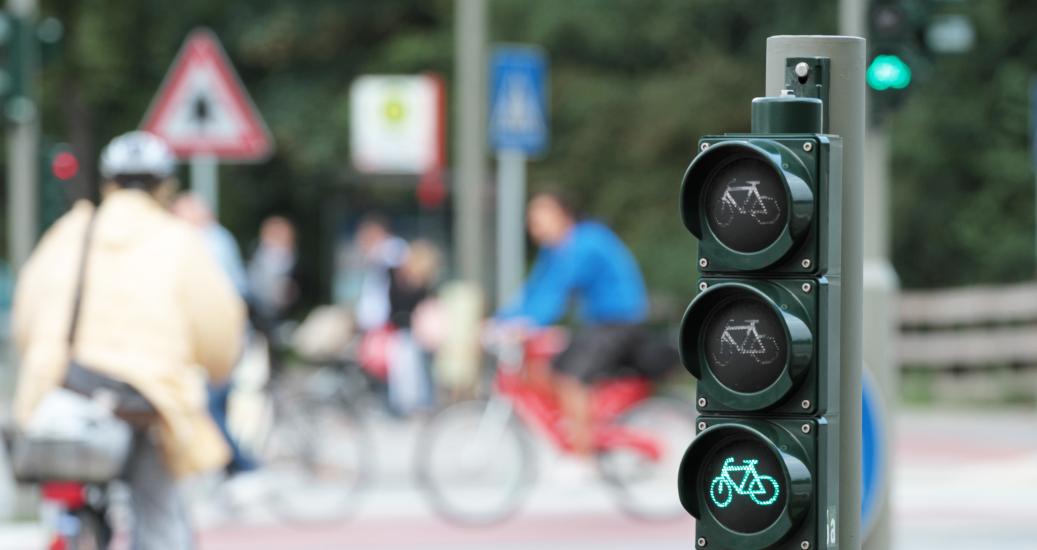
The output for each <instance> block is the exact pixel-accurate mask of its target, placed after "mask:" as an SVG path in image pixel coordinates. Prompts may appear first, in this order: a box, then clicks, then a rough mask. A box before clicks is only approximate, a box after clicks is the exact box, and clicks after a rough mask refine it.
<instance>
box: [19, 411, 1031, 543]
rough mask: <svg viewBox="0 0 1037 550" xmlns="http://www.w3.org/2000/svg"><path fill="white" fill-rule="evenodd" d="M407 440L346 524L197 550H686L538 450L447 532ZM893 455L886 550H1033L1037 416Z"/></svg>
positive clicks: (913, 434) (224, 523)
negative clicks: (506, 517)
mask: <svg viewBox="0 0 1037 550" xmlns="http://www.w3.org/2000/svg"><path fill="white" fill-rule="evenodd" d="M414 431H415V428H414V426H412V425H390V424H386V425H385V426H384V427H383V428H382V429H381V430H380V431H379V437H378V441H376V444H377V451H378V453H379V457H380V459H381V464H380V470H379V479H378V484H377V486H376V488H373V489H372V490H371V492H370V493H369V494H367V495H366V496H365V497H364V500H363V502H361V503H360V510H359V512H358V513H357V514H356V515H355V516H354V517H352V518H351V519H349V520H343V521H338V522H333V523H328V524H321V525H308V526H297V525H296V526H293V525H284V524H279V523H277V522H276V521H274V520H273V519H272V518H271V517H270V515H269V514H268V513H265V512H264V510H265V508H264V502H263V500H262V498H261V497H258V496H256V497H254V498H255V500H254V501H252V502H245V503H244V506H242V507H240V508H239V509H238V510H237V511H236V512H235V513H234V514H233V515H230V514H228V513H227V512H226V511H224V510H222V509H221V508H220V506H219V505H215V504H213V503H212V502H211V501H207V502H204V503H202V505H200V506H199V507H198V508H197V510H198V514H199V515H200V518H199V519H200V521H201V523H202V524H203V526H204V529H203V534H202V538H201V545H200V546H201V549H202V550H229V549H239V548H240V549H250V550H251V549H256V550H263V549H274V548H277V549H282V548H288V549H291V550H310V549H338V548H364V549H366V548H371V549H402V548H421V549H440V548H442V549H446V548H457V549H469V548H471V549H474V548H480V549H482V548H491V547H492V548H495V549H496V548H502V549H520V548H521V549H527V548H533V549H537V550H548V549H555V548H559V549H562V548H564V549H582V548H588V549H589V548H595V549H601V548H604V549H621V548H622V549H626V548H645V547H650V548H653V549H669V548H675V549H676V548H681V549H687V548H691V547H692V546H691V545H692V541H693V540H694V525H693V524H692V522H691V521H690V520H683V521H680V522H677V523H669V524H663V525H650V524H644V523H639V522H635V521H631V520H629V519H627V518H625V517H623V516H622V515H621V514H619V513H618V512H617V511H616V509H615V507H614V505H613V504H612V502H611V500H610V498H611V495H610V494H609V493H608V492H607V491H606V490H605V489H604V488H603V487H601V486H600V485H598V484H597V483H595V482H593V480H592V479H591V478H590V477H588V476H579V475H577V476H575V477H574V476H572V475H571V472H570V474H567V475H564V476H559V475H556V474H555V472H554V470H555V469H553V464H554V460H555V458H554V457H553V455H552V453H551V452H550V451H549V450H547V449H540V456H541V460H542V464H541V468H542V469H541V471H542V472H543V473H544V475H543V476H542V478H541V480H540V482H539V483H538V484H537V486H536V488H535V489H534V491H533V493H532V494H531V495H530V499H529V502H528V503H527V506H526V507H525V508H524V509H523V511H522V512H521V513H520V514H518V515H517V516H516V517H515V518H513V519H512V520H511V521H509V522H506V523H504V524H501V525H499V526H495V527H491V528H482V529H474V530H473V529H461V528H457V527H452V526H449V525H446V524H444V523H442V522H441V521H439V520H437V519H435V518H433V517H431V516H430V514H429V511H428V508H427V506H426V505H425V503H424V502H423V501H422V499H421V498H420V495H418V494H417V492H416V491H415V490H414V488H413V487H412V486H411V484H410V482H409V476H408V471H409V464H410V458H411V456H412V455H411V453H412V452H413V450H412V448H411V445H412V441H413V436H414ZM966 434H969V436H970V438H971V439H966V437H965V435H966ZM895 449H896V457H897V464H896V469H895V472H894V483H895V487H894V490H893V498H894V504H895V514H896V531H895V536H896V544H895V548H897V549H903V550H937V549H939V550H965V549H969V550H973V549H998V550H1002V549H1004V550H1037V412H1026V411H1022V412H1020V411H1015V412H983V411H977V412H969V413H962V412H946V411H936V412H917V411H908V412H905V413H902V414H901V416H900V421H899V424H898V427H897V437H896V445H895ZM34 537H35V538H34ZM39 537H40V530H39V528H37V527H34V526H28V527H21V528H11V527H9V528H0V548H4V549H11V550H18V549H21V548H25V549H29V548H40V544H39Z"/></svg>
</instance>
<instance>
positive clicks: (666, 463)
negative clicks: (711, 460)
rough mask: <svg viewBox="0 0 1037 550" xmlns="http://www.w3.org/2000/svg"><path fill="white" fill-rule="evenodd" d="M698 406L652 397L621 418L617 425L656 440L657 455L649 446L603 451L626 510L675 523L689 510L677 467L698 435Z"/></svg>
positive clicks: (603, 465) (604, 468)
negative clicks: (681, 497) (680, 496)
mask: <svg viewBox="0 0 1037 550" xmlns="http://www.w3.org/2000/svg"><path fill="white" fill-rule="evenodd" d="M695 418H696V412H695V409H694V407H692V406H691V405H690V404H689V403H686V402H684V401H683V400H680V399H677V398H673V397H652V398H650V399H648V400H646V401H644V402H643V403H641V404H640V405H638V406H637V407H635V408H634V409H633V410H631V411H630V412H628V413H626V414H625V415H623V416H621V417H620V418H619V419H618V420H617V423H618V424H620V425H621V426H623V427H624V428H626V429H627V430H629V431H630V432H632V433H636V434H638V435H639V436H641V437H644V438H648V439H650V440H651V441H653V442H654V443H655V444H656V445H657V446H658V449H659V451H660V455H659V456H658V457H656V458H653V457H651V456H648V455H647V454H646V453H645V452H644V451H643V450H641V449H635V448H623V447H617V448H613V449H608V450H605V451H603V452H601V453H599V454H598V455H597V460H598V467H599V471H600V472H601V474H602V476H603V477H604V479H605V480H606V482H608V485H609V486H610V487H611V488H612V489H613V493H614V495H615V497H616V502H617V503H618V504H619V507H620V509H622V510H623V512H625V513H626V514H628V515H630V516H632V517H634V518H637V519H641V520H646V521H669V520H676V519H680V518H684V517H686V516H687V513H686V512H685V511H684V508H683V507H681V504H680V501H679V500H678V499H677V490H676V489H677V470H678V467H679V466H680V462H681V459H682V458H683V457H684V450H685V448H686V447H687V445H688V443H689V442H690V441H691V440H692V439H694V438H695Z"/></svg>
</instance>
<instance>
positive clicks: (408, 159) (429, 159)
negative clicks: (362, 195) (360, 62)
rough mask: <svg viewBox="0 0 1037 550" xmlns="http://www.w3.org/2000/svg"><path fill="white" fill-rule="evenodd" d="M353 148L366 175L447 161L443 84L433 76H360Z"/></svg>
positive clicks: (413, 170)
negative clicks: (445, 158) (444, 134)
mask: <svg viewBox="0 0 1037 550" xmlns="http://www.w3.org/2000/svg"><path fill="white" fill-rule="evenodd" d="M349 100H350V111H349V112H350V128H349V137H350V152H351V157H352V160H353V166H354V167H355V168H356V169H357V171H359V172H363V173H366V174H425V173H428V172H430V171H432V170H435V169H437V168H439V167H440V166H442V163H443V127H444V124H443V84H442V81H441V80H440V79H439V78H438V77H436V76H433V75H420V76H374V75H367V76H362V77H360V78H358V79H356V80H355V81H354V82H353V86H352V88H351V89H350V94H349Z"/></svg>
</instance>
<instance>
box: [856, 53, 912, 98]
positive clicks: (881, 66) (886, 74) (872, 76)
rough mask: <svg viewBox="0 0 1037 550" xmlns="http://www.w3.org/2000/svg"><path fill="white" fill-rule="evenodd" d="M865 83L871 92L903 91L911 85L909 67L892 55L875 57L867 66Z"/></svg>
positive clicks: (898, 57)
mask: <svg viewBox="0 0 1037 550" xmlns="http://www.w3.org/2000/svg"><path fill="white" fill-rule="evenodd" d="M865 81H866V82H867V83H868V86H870V87H871V88H872V89H873V90H878V91H880V92H881V91H884V90H889V89H891V88H892V89H895V90H903V89H904V88H907V87H908V85H910V84H911V67H910V66H909V65H908V64H907V63H906V62H905V61H904V60H903V59H901V58H900V56H898V55H894V54H881V55H876V56H875V59H873V60H872V61H871V64H870V65H868V70H867V72H866V73H865Z"/></svg>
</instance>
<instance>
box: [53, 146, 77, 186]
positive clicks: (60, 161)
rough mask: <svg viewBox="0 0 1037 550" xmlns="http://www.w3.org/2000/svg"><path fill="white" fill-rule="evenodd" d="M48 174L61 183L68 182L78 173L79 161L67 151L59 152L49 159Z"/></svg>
mask: <svg viewBox="0 0 1037 550" xmlns="http://www.w3.org/2000/svg"><path fill="white" fill-rule="evenodd" d="M50 173H51V174H53V175H54V177H55V178H58V179H59V180H61V181H68V180H70V179H72V178H74V177H76V174H78V173H79V159H77V158H76V156H75V155H73V154H72V153H70V152H68V151H61V152H59V153H58V154H56V155H54V157H53V158H52V159H51V161H50Z"/></svg>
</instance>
